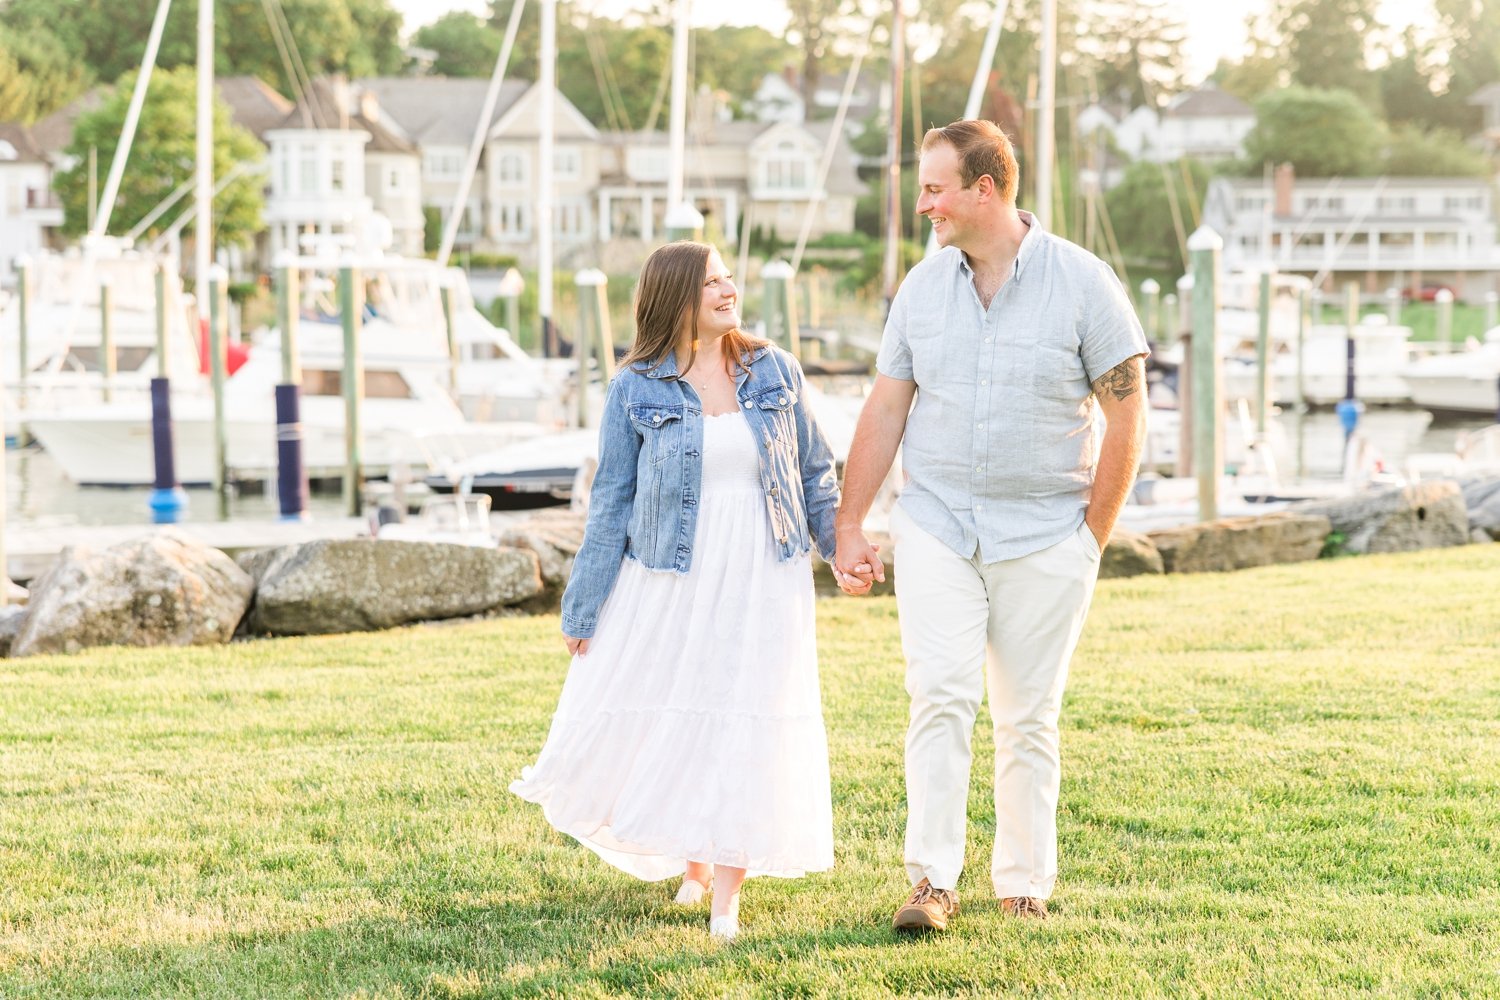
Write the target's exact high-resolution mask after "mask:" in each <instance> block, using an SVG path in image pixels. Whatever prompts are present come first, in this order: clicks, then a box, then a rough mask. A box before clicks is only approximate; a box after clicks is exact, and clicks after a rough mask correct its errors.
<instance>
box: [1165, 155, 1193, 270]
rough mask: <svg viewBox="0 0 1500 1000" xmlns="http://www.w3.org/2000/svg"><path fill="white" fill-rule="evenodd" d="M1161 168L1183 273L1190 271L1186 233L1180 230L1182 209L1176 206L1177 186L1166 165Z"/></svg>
mask: <svg viewBox="0 0 1500 1000" xmlns="http://www.w3.org/2000/svg"><path fill="white" fill-rule="evenodd" d="M1159 166H1160V167H1161V179H1162V185H1163V186H1164V187H1165V188H1166V191H1167V207H1168V208H1170V209H1171V210H1172V228H1173V230H1175V231H1176V233H1177V252H1178V254H1179V255H1181V257H1182V269H1183V271H1184V272H1186V271H1189V270H1191V266H1190V265H1189V263H1188V249H1187V233H1186V232H1184V231H1183V228H1182V209H1181V208H1180V207H1179V206H1178V204H1177V186H1176V182H1174V181H1173V180H1172V175H1171V174H1169V173H1167V165H1166V164H1165V163H1162V164H1159Z"/></svg>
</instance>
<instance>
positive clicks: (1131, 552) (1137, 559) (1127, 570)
mask: <svg viewBox="0 0 1500 1000" xmlns="http://www.w3.org/2000/svg"><path fill="white" fill-rule="evenodd" d="M1164 572H1166V569H1165V567H1164V566H1163V565H1162V558H1161V553H1160V552H1158V551H1157V550H1156V545H1155V544H1154V543H1152V541H1151V539H1150V538H1149V537H1148V536H1146V535H1139V534H1136V533H1135V532H1134V531H1125V530H1124V529H1123V528H1116V529H1115V531H1114V534H1112V535H1110V536H1109V544H1108V545H1106V546H1105V547H1104V556H1103V558H1102V559H1100V561H1099V579H1101V580H1107V579H1111V578H1114V577H1122V576H1140V575H1141V574H1143V573H1164Z"/></svg>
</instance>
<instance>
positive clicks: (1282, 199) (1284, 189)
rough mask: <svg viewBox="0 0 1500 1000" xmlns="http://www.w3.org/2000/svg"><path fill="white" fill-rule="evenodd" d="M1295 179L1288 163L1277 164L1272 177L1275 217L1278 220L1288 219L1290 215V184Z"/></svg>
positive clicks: (1294, 174)
mask: <svg viewBox="0 0 1500 1000" xmlns="http://www.w3.org/2000/svg"><path fill="white" fill-rule="evenodd" d="M1295 179H1296V173H1295V171H1293V170H1292V165H1291V164H1290V163H1281V164H1278V165H1277V167H1276V170H1275V173H1274V174H1273V175H1272V182H1271V183H1272V184H1273V186H1274V188H1273V189H1274V191H1275V196H1276V201H1275V205H1274V209H1275V215H1276V216H1277V217H1278V218H1282V219H1285V218H1290V217H1291V214H1292V182H1293V181H1294V180H1295Z"/></svg>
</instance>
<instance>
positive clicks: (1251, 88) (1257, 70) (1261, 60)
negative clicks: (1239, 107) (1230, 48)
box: [1212, 0, 1292, 104]
mask: <svg viewBox="0 0 1500 1000" xmlns="http://www.w3.org/2000/svg"><path fill="white" fill-rule="evenodd" d="M1285 6H1286V0H1273V2H1272V3H1271V5H1270V6H1269V7H1267V8H1266V9H1264V10H1262V11H1259V12H1257V13H1254V14H1251V15H1250V16H1249V17H1247V18H1246V19H1245V51H1244V54H1243V55H1241V56H1240V58H1239V59H1238V60H1224V59H1220V60H1219V64H1218V65H1217V66H1216V67H1215V68H1214V71H1213V74H1212V79H1213V80H1214V82H1215V83H1217V84H1218V85H1219V88H1220V89H1221V90H1223V91H1225V92H1227V93H1230V94H1233V95H1234V96H1236V97H1238V98H1239V99H1240V100H1242V101H1246V102H1248V103H1250V104H1254V103H1255V101H1256V100H1258V99H1259V98H1260V96H1261V95H1262V94H1265V93H1268V92H1270V91H1272V90H1276V89H1278V88H1280V87H1285V86H1286V85H1287V84H1288V83H1290V82H1291V78H1292V70H1291V60H1290V59H1289V57H1288V55H1287V47H1286V45H1285V44H1284V42H1283V40H1282V37H1281V32H1280V28H1279V25H1280V23H1281V20H1282V19H1283V18H1284V16H1285V14H1284V10H1283V9H1284V8H1285Z"/></svg>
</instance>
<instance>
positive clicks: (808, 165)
mask: <svg viewBox="0 0 1500 1000" xmlns="http://www.w3.org/2000/svg"><path fill="white" fill-rule="evenodd" d="M762 171H763V176H764V178H765V185H766V187H767V188H768V189H770V190H772V191H805V190H807V189H808V188H809V187H811V185H812V161H811V160H810V159H809V158H808V156H807V154H805V153H804V152H802V150H801V148H800V147H799V146H798V145H797V143H795V142H792V141H791V140H789V139H783V140H782V141H781V142H779V143H777V144H776V148H775V149H773V150H772V151H771V152H770V153H769V154H767V156H766V159H765V162H764V165H763V167H762Z"/></svg>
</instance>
